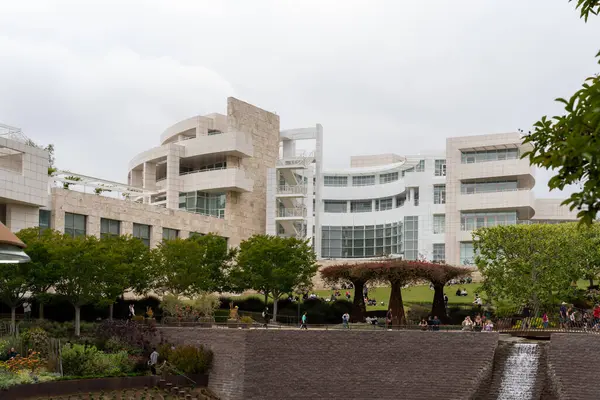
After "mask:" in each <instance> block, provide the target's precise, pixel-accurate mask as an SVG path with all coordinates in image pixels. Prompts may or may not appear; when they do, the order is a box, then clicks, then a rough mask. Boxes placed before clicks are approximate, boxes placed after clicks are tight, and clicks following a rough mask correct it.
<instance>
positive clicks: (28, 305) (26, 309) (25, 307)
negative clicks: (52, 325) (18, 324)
mask: <svg viewBox="0 0 600 400" xmlns="http://www.w3.org/2000/svg"><path fill="white" fill-rule="evenodd" d="M23 313H24V314H25V321H27V322H29V321H31V303H30V302H29V301H25V302H24V303H23Z"/></svg>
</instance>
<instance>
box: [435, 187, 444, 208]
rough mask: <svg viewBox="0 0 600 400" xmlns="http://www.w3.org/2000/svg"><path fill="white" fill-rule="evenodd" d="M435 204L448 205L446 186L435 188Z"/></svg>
mask: <svg viewBox="0 0 600 400" xmlns="http://www.w3.org/2000/svg"><path fill="white" fill-rule="evenodd" d="M433 204H446V185H434V186H433Z"/></svg>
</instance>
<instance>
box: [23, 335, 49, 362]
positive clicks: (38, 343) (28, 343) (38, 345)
mask: <svg viewBox="0 0 600 400" xmlns="http://www.w3.org/2000/svg"><path fill="white" fill-rule="evenodd" d="M21 339H22V340H23V343H24V344H25V347H27V348H28V349H33V350H35V351H37V352H38V353H40V355H41V356H42V357H43V358H46V357H48V351H49V347H50V338H49V337H48V332H46V331H45V330H43V329H42V328H31V329H28V330H27V331H25V332H24V333H23V334H22V335H21Z"/></svg>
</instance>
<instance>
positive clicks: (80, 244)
mask: <svg viewBox="0 0 600 400" xmlns="http://www.w3.org/2000/svg"><path fill="white" fill-rule="evenodd" d="M103 251H104V249H103V247H102V246H100V240H99V239H98V238H96V237H95V236H83V237H75V238H72V237H70V236H69V235H63V236H62V238H61V240H60V241H59V242H58V243H57V245H56V246H55V248H53V250H52V259H53V261H52V262H53V265H56V267H57V268H59V269H60V270H61V271H62V276H61V277H60V278H59V280H58V281H57V283H56V285H55V287H54V288H55V291H56V293H57V294H59V295H61V296H64V297H65V298H66V299H67V301H69V302H70V303H71V304H72V305H73V307H74V308H75V335H76V336H79V334H80V326H81V307H82V306H84V305H86V304H90V303H94V302H101V301H102V298H103V296H104V295H105V293H106V288H105V285H103V283H104V282H106V279H107V278H106V275H105V274H106V267H105V259H104V258H103V257H104V255H103Z"/></svg>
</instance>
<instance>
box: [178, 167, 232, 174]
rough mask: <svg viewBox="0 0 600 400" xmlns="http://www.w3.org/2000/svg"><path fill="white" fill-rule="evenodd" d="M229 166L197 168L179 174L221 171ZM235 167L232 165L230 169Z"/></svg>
mask: <svg viewBox="0 0 600 400" xmlns="http://www.w3.org/2000/svg"><path fill="white" fill-rule="evenodd" d="M227 168H228V167H227V166H226V165H224V166H222V167H212V168H202V169H195V170H193V171H185V172H179V176H183V175H189V174H197V173H200V172H209V171H220V170H222V169H227ZM232 168H235V167H233V166H230V167H229V169H232Z"/></svg>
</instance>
